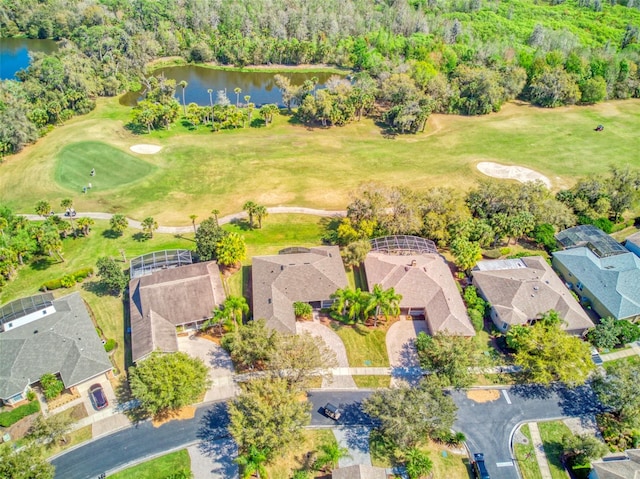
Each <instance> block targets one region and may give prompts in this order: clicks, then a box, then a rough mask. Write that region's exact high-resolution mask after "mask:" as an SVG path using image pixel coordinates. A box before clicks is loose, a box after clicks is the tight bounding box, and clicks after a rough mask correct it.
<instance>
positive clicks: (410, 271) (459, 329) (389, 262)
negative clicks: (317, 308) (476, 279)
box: [364, 252, 475, 336]
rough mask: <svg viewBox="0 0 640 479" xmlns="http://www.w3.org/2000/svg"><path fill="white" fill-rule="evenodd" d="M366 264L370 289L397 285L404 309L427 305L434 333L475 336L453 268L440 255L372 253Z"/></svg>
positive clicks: (429, 323)
mask: <svg viewBox="0 0 640 479" xmlns="http://www.w3.org/2000/svg"><path fill="white" fill-rule="evenodd" d="M364 267H365V271H366V276H367V283H368V286H369V290H370V291H371V290H372V289H373V287H374V285H376V284H380V285H381V286H382V287H383V288H384V289H388V288H394V289H395V291H396V293H398V294H401V295H402V300H401V301H400V307H401V308H424V309H425V311H426V320H427V324H428V326H429V330H430V331H431V333H432V334H435V333H437V332H444V331H448V332H449V333H451V334H458V335H462V336H475V331H474V329H473V326H472V325H471V322H470V321H469V317H468V316H467V310H466V308H465V305H464V302H463V301H462V297H461V296H460V293H459V292H458V288H457V287H456V284H455V281H454V279H453V276H452V274H451V270H450V269H449V267H448V266H447V264H446V263H445V261H444V258H443V257H442V256H440V255H439V254H416V255H399V256H398V255H388V254H385V253H378V252H370V253H369V254H368V255H367V257H366V259H365V261H364Z"/></svg>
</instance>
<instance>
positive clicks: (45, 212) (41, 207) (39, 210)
mask: <svg viewBox="0 0 640 479" xmlns="http://www.w3.org/2000/svg"><path fill="white" fill-rule="evenodd" d="M50 213H51V204H50V203H49V202H48V201H47V200H41V201H38V202H37V203H36V214H38V215H40V216H45V217H46V216H49V214H50Z"/></svg>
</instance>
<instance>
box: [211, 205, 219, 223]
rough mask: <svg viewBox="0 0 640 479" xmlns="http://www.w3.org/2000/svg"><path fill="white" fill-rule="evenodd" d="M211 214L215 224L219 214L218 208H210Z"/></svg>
mask: <svg viewBox="0 0 640 479" xmlns="http://www.w3.org/2000/svg"><path fill="white" fill-rule="evenodd" d="M211 214H212V215H213V219H214V221H215V222H216V224H218V215H219V214H220V210H219V209H216V208H214V209H212V210H211Z"/></svg>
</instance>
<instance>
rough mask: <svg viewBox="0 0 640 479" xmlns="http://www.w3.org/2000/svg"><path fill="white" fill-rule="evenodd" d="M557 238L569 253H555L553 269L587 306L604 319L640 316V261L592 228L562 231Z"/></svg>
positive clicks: (579, 227) (564, 251) (605, 235)
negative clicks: (608, 317) (639, 286)
mask: <svg viewBox="0 0 640 479" xmlns="http://www.w3.org/2000/svg"><path fill="white" fill-rule="evenodd" d="M585 226H589V228H585ZM556 238H557V239H558V242H559V243H560V244H562V245H563V246H564V247H565V248H567V249H565V250H563V251H557V252H555V253H553V267H554V268H555V269H556V271H558V272H559V273H560V274H561V275H562V277H563V278H564V280H565V281H566V282H567V286H569V287H570V288H572V289H573V290H574V291H575V292H576V293H577V294H578V295H579V296H580V299H581V301H582V302H583V303H585V304H588V305H590V306H591V307H592V308H593V310H594V311H595V312H596V313H598V314H599V315H600V316H601V317H606V316H611V317H613V318H615V319H625V318H633V317H635V316H638V315H640V288H638V284H640V257H638V256H636V255H635V254H633V253H631V252H630V251H629V250H628V249H626V248H625V247H624V246H622V245H621V244H620V243H618V242H617V241H615V240H614V239H613V238H611V237H610V236H609V235H607V234H606V233H604V232H603V231H601V230H599V229H597V228H594V227H593V226H590V225H583V226H576V227H574V228H569V229H568V230H565V231H561V232H560V233H558V235H556Z"/></svg>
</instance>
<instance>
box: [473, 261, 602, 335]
mask: <svg viewBox="0 0 640 479" xmlns="http://www.w3.org/2000/svg"><path fill="white" fill-rule="evenodd" d="M476 268H477V269H474V271H473V272H472V275H473V284H474V285H475V286H476V287H477V288H478V289H479V290H480V292H481V294H482V296H483V297H484V298H485V299H486V300H487V301H488V302H489V303H490V304H491V306H492V307H493V308H494V310H495V313H496V314H497V315H498V318H499V319H500V320H501V321H502V322H505V323H507V324H508V325H509V326H514V325H519V324H525V323H527V322H528V321H529V320H532V319H536V318H538V317H539V316H540V315H541V314H543V313H546V312H547V311H549V310H550V309H553V310H555V311H556V312H557V313H558V314H559V315H560V317H561V318H562V319H564V321H565V322H566V324H565V325H564V328H565V329H566V330H567V331H570V332H573V333H576V334H582V333H583V332H584V331H585V330H586V329H588V328H590V327H592V326H593V323H592V322H591V320H590V319H589V316H588V315H587V313H585V311H584V310H583V309H582V307H581V306H580V305H579V304H578V302H577V301H576V300H575V298H574V297H573V296H572V295H571V292H570V291H569V290H568V289H567V287H566V286H565V284H564V283H563V282H562V280H561V279H560V278H559V277H558V276H557V275H556V274H555V272H554V271H553V270H552V269H551V267H550V266H549V264H548V263H547V262H546V261H545V259H544V258H542V257H540V256H529V257H525V258H520V259H517V260H508V261H502V260H493V261H490V260H488V261H479V262H478V264H477V266H476Z"/></svg>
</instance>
